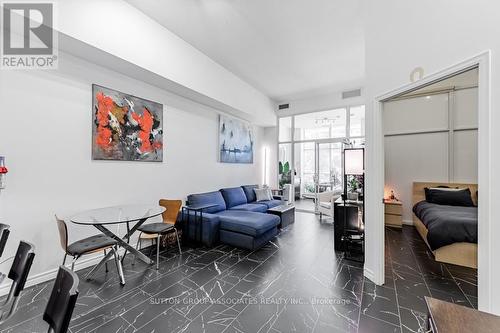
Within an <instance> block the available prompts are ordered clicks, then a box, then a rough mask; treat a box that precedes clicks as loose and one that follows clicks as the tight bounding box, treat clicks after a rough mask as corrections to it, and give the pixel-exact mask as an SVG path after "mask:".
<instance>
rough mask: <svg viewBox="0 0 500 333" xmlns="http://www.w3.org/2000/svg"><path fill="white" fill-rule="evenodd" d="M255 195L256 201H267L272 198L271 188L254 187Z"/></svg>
mask: <svg viewBox="0 0 500 333" xmlns="http://www.w3.org/2000/svg"><path fill="white" fill-rule="evenodd" d="M253 190H254V191H255V196H256V197H257V200H256V201H269V200H273V197H272V196H271V190H270V189H268V188H254V189H253Z"/></svg>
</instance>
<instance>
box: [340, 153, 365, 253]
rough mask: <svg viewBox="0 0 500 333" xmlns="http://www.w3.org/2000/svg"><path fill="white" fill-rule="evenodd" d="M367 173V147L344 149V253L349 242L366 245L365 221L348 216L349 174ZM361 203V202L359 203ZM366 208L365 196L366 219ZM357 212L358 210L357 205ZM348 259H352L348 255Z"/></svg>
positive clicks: (362, 174)
mask: <svg viewBox="0 0 500 333" xmlns="http://www.w3.org/2000/svg"><path fill="white" fill-rule="evenodd" d="M364 174H365V149H364V148H346V149H344V194H343V195H342V199H343V203H344V214H343V215H344V231H343V237H342V238H343V242H344V244H345V246H344V248H345V251H344V253H347V252H348V248H349V244H351V243H354V242H359V243H361V246H362V247H364V244H363V242H364V228H363V227H364V226H363V221H360V219H359V215H358V214H355V215H354V217H353V216H349V218H348V217H347V215H348V212H347V203H346V199H348V198H347V176H364ZM361 193H362V194H363V197H364V193H365V181H364V179H363V182H362V190H361ZM358 204H359V203H358ZM364 210H365V203H364V198H363V201H362V210H361V212H362V216H363V220H364ZM356 212H358V209H357V206H356ZM363 252H364V251H363ZM346 258H347V259H351V258H348V257H346Z"/></svg>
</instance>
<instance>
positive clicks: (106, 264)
mask: <svg viewBox="0 0 500 333" xmlns="http://www.w3.org/2000/svg"><path fill="white" fill-rule="evenodd" d="M103 251H104V257H106V249H104V250H103ZM104 266H106V273H108V272H109V271H108V262H107V261H106V263H105V264H104Z"/></svg>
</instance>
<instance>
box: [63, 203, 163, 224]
mask: <svg viewBox="0 0 500 333" xmlns="http://www.w3.org/2000/svg"><path fill="white" fill-rule="evenodd" d="M164 211H165V207H162V206H158V205H122V206H114V207H104V208H98V209H92V210H88V211H84V212H81V213H78V214H76V215H73V216H71V217H70V221H71V222H73V223H76V224H91V225H92V224H118V223H127V222H134V221H140V220H143V219H149V218H152V217H156V216H159V215H161V214H162V213H163V212H164Z"/></svg>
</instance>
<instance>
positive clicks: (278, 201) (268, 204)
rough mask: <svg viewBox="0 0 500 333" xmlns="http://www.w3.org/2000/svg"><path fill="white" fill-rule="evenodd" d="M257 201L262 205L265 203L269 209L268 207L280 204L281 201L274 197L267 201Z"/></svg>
mask: <svg viewBox="0 0 500 333" xmlns="http://www.w3.org/2000/svg"><path fill="white" fill-rule="evenodd" d="M258 203H259V204H262V205H266V207H267V208H268V209H269V208H273V207H276V206H280V205H282V204H283V201H281V200H276V199H274V200H267V201H258Z"/></svg>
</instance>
